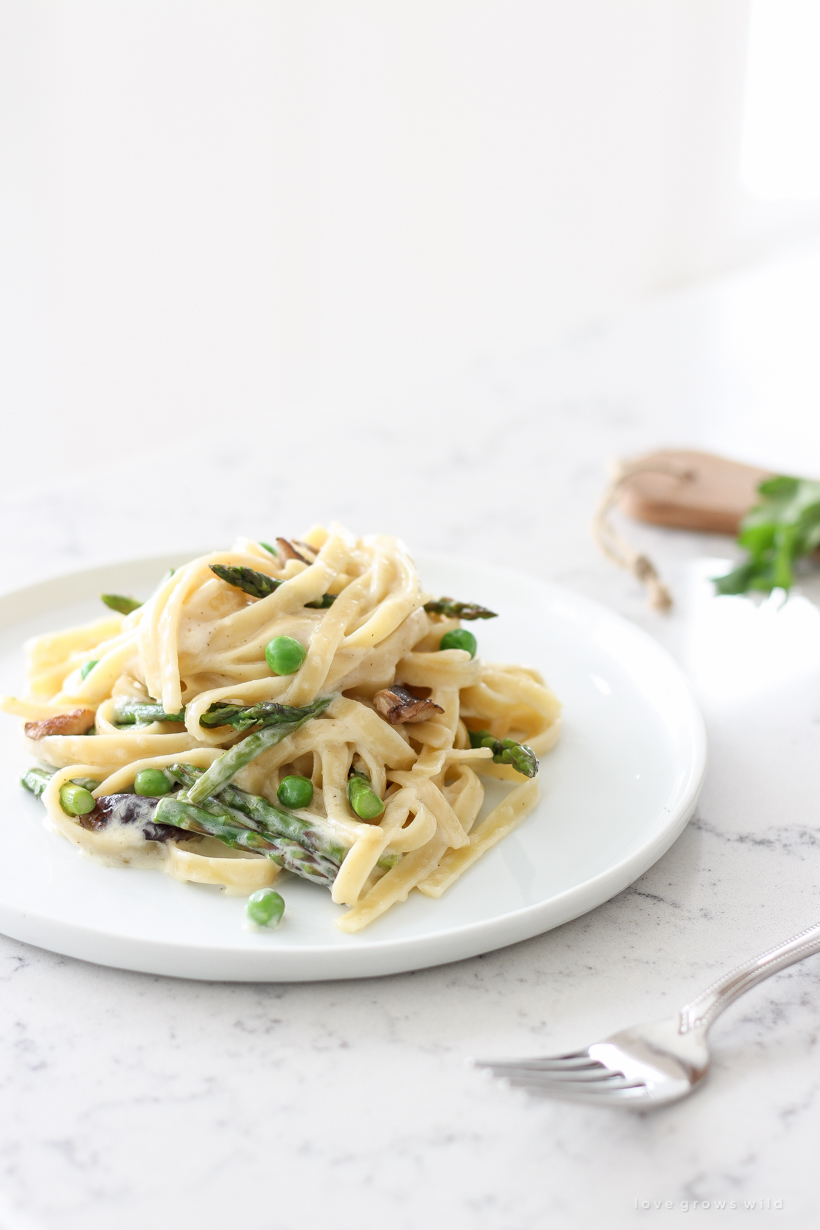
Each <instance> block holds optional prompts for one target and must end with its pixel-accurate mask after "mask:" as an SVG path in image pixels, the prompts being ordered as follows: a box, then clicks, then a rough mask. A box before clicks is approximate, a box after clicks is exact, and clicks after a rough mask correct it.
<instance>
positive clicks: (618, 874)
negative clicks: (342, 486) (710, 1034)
mask: <svg viewBox="0 0 820 1230" xmlns="http://www.w3.org/2000/svg"><path fill="white" fill-rule="evenodd" d="M207 553H208V552H207V549H206V550H199V551H198V552H196V553H194V552H192V551H186V549H184V548H181V549H179V550H176V551H168V552H164V553H162V554H160V555H158V554H151V555H144V556H137V557H131V558H129V559H122V558H120V559H114V560H111V561H108V562H103V563H98V564H95V565H92V566H90V567H86V568H80V569H68V570H66V571H62V572H59V573H53V574H51V575H49V576H46V577H43V578H41V579H39V580H35V581H33V582H31V583H30V584H28V585H24V586H19V587H16V588H14V589H11V590H7V591H5V592H2V593H0V628H3V627H8V626H9V625H10V624H13V623H14V622H17V621H18V620H20V619H24V618H25V617H26V616H27V615H30V614H34V613H35V612H36V613H38V614H39V613H41V612H42V611H43V610H44V609H45V608H44V606H43V604H42V601H38V599H42V598H43V597H45V596H46V593H47V591H48V590H49V588H50V587H51V586H53V585H54V584H55V582H61V583H62V585H63V588H64V589H67V590H68V591H71V592H70V593H64V594H62V595H60V597H58V598H57V599H56V601H55V606H57V605H59V604H60V603H66V604H67V603H68V602H71V601H82V600H85V599H86V598H87V597H88V596H89V591H90V589H91V586H92V583H93V582H94V581H95V580H96V581H97V583H98V584H99V579H100V578H101V576H103V575H104V576H106V577H109V576H110V574H111V573H112V571H113V570H120V569H121V570H123V571H124V572H127V570H128V569H130V568H137V567H140V566H143V567H156V568H158V569H163V568H167V567H172V566H174V564H175V562H176V563H177V564H178V563H179V560H180V557H184V558H186V559H191V558H197V555H202V554H207ZM413 558H414V560H415V559H416V558H418V560H419V564H420V567H421V568H423V567H424V565H425V563H428V562H429V563H430V564H435V565H437V566H442V567H445V568H447V567H450V568H464V567H466V568H478V569H487V570H489V571H491V572H493V573H494V574H496V575H497V576H499V577H500V578H503V577H505V576H506V577H508V578H510V579H513V578H514V579H515V580H517V581H521V580H524V581H525V582H527V583H530V584H534V585H536V586H538V587H539V588H541V589H543V590H544V591H545V594H546V596H547V597H549V598H551V599H553V600H555V599H559V600H563V601H564V602H565V603H566V604H567V606H568V609H572V610H573V611H574V612H575V613H577V614H583V616H584V622H585V623H586V624H587V625H589V624H590V623H593V622H599V621H601V620H603V621H605V623H606V624H608V625H610V626H614V627H617V628H619V630H620V632H621V634H623V635H626V637H627V638H628V639H631V640H633V641H635V642H637V643H638V644H639V645H640V646H641V647H642V648H643V649H644V650H646V649H649V650H650V652H653V653H655V654H656V655H657V656H658V658H659V660H660V661H663V662H664V663H665V666H666V668H667V670H671V672H672V675H673V676H675V677H676V679H677V683H678V686H679V688H680V689H681V692H682V695H683V696H684V697H685V699H686V702H687V705H688V713H687V714H686V715H685V720H684V719H682V726H685V727H686V729H687V733H688V736H689V741H690V743H691V753H692V758H691V763H690V764H689V765H688V766H687V770H688V772H687V777H686V780H685V782H684V783H683V784H682V785H681V787H680V795H679V798H678V801H677V803H676V805H675V806H674V808H672V809H670V815H669V817H668V818H667V819H666V821H662V820H660V817H659V816H656V819H655V828H654V829H653V831H652V832H651V833H650V834H649V836H648V837H647V838H646V839H645V840H644V841H643V842H642V843H641V845H640V846H639V847H638V848H637V849H635V850H632V851H631V853H629V854H627V855H626V856H625V857H623V858H622V859H620V860H619V861H618V862H616V863H613V864H611V865H609V866H607V867H605V868H603V869H602V870H600V871H598V872H597V873H596V874H594V875H593V876H590V877H589V878H588V879H586V880H583V881H581V883H579V884H576V885H573V886H572V887H570V888H566V889H563V890H562V891H561V892H559V893H557V894H555V895H554V896H552V897H549V898H547V899H546V900H544V901H539V902H535V903H533V904H530V905H525V906H521V907H520V908H519V909H515V910H512V911H509V912H507V913H506V914H502V915H500V916H496V917H494V918H491V919H482V920H479V921H472V922H468V923H463V924H459V925H456V926H450V927H447V928H445V929H443V930H441V931H434V932H432V933H428V934H425V935H421V936H418V935H416V936H404V937H393V938H391V939H384V940H380V939H378V938H377V937H373V938H372V939H367V941H366V947H365V946H362V945H360V943H358V942H357V940H359V938H360V937H358V936H350V937H348V938H349V940H351V941H352V943H351V944H350V946H345V947H340V946H338V945H336V946H332V945H321V944H319V945H317V944H313V945H311V946H310V947H309V948H290V949H282V948H278V949H272V948H268V947H265V948H261V947H260V948H258V949H254V948H250V947H244V948H239V947H238V946H237V947H232V946H226V947H225V948H221V949H214V948H213V947H212V946H211V945H208V944H206V943H203V944H201V945H199V944H196V943H195V942H191V941H189V940H185V941H180V940H173V939H156V938H153V937H137V936H131V935H127V936H126V935H118V934H116V933H112V932H110V931H108V932H106V931H105V930H103V929H99V928H92V927H90V926H88V925H86V924H83V923H76V922H71V923H66V922H63V921H60V922H57V921H56V920H52V919H49V918H47V917H43V916H38V915H35V914H32V913H29V912H28V911H26V910H22V911H20V910H17V909H16V908H14V907H11V908H10V907H8V906H6V905H5V904H3V903H2V902H0V932H2V933H3V934H5V935H7V936H9V937H10V938H12V939H16V940H20V941H22V942H24V943H29V944H33V945H35V946H36V947H40V948H43V949H45V950H47V951H51V952H55V953H59V954H61V955H64V956H69V957H73V958H75V959H79V960H84V961H88V962H90V963H92V964H98V965H104V966H108V967H113V968H118V969H126V970H131V971H134V972H142V973H146V974H149V975H160V976H166V977H179V978H193V979H201V980H206V981H218V982H222V981H225V982H244V981H258V982H270V983H279V982H295V981H300V982H301V981H305V982H313V981H344V980H347V979H355V978H370V977H383V976H389V975H392V974H399V973H407V972H409V971H412V970H421V969H428V968H433V967H435V966H438V965H444V964H449V963H451V962H453V961H459V960H468V959H471V958H473V957H475V956H478V955H480V954H483V953H488V952H492V951H496V950H498V949H500V948H505V947H508V946H509V945H510V944H515V943H520V942H522V941H524V940H526V939H531V938H533V937H535V936H536V935H541V934H544V933H545V932H547V931H549V930H553V929H554V928H555V927H559V926H561V925H563V924H564V923H566V922H570V921H571V920H572V919H574V918H578V917H581V916H582V915H584V914H586V913H589V912H590V911H592V910H594V909H597V908H598V906H600V905H603V904H605V903H606V902H607V901H609V900H611V899H612V898H613V897H614V896H616V895H617V894H618V893H620V892H623V891H624V889H625V888H627V887H628V886H629V885H630V884H632V883H634V882H635V880H636V879H638V877H639V876H641V875H642V874H644V872H645V871H647V870H648V869H649V868H650V867H652V866H653V865H654V864H655V863H656V862H657V861H658V860H659V859H660V858H661V857H662V856H663V855H664V854H665V853H666V851H667V850H668V849H669V848H670V847H671V846H672V845H673V844H674V843H675V841H676V840H677V839H678V837H679V836H680V835H681V833H682V832H683V830H684V828H685V827H686V825H687V824H688V822H689V820H690V819H691V818H692V815H693V814H694V811H695V808H696V806H697V802H698V798H699V796H700V792H701V789H702V787H703V782H704V778H705V774H706V769H707V737H706V727H705V723H704V719H703V715H702V713H701V711H700V708H699V706H698V703H697V701H696V699H695V696H694V693H693V690H692V686H691V684H690V683H689V680H688V679H687V677H686V675H685V674H684V672H683V670H682V668H681V666H680V665H679V663H678V662H677V661H676V660H675V659H674V657H673V656H672V655H671V654H670V653H669V651H668V650H667V649H666V648H665V647H664V646H663V645H661V644H660V642H659V641H657V640H656V639H655V638H654V637H652V636H651V635H650V634H649V633H648V632H646V631H645V630H644V629H643V628H641V627H640V626H639V625H637V624H635V623H633V622H632V621H631V620H629V619H627V618H626V617H625V616H623V615H621V614H620V613H619V612H617V611H614V610H612V609H610V608H609V607H607V606H605V605H604V604H603V603H601V602H598V601H596V600H595V599H593V598H588V597H587V596H586V595H585V594H579V593H577V592H576V591H574V590H572V589H569V588H567V587H565V586H563V585H559V584H556V583H555V582H552V581H549V580H546V579H545V578H543V577H539V576H537V575H535V574H532V573H528V572H524V571H522V570H519V569H513V568H509V567H506V566H503V565H498V564H495V563H489V562H487V561H486V560H472V559H469V558H459V557H455V556H450V555H447V554H444V553H438V552H427V551H425V552H417V553H413ZM658 823H660V828H658V827H657V825H658ZM50 928H51V929H52V930H53V931H56V932H57V934H54V935H51V936H49V935H48V934H47V933H48V932H49V929H50ZM94 948H96V949H97V954H96V955H92V951H91V950H93V949H94ZM115 949H116V950H118V951H117V952H116V953H115V952H114V951H113V950H115ZM109 950H111V951H109ZM428 950H429V951H428ZM216 954H218V960H219V961H221V963H222V964H223V965H228V964H230V963H231V962H232V961H235V962H237V963H238V964H240V965H241V969H238V970H236V971H231V970H229V969H223V971H222V972H220V973H214V972H213V968H212V967H213V962H214V957H215V955H216ZM413 954H415V955H413ZM306 958H307V959H308V960H309V961H310V962H311V963H316V964H318V965H322V963H325V964H327V965H328V966H329V967H331V966H332V968H328V969H327V970H325V971H324V972H317V971H316V970H311V971H309V972H308V973H305V972H304V971H303V969H301V968H300V965H301V964H302V963H303V962H304V961H305V959H306ZM209 961H210V963H211V968H210V970H208V969H206V968H205V966H206V965H207V964H208V962H209ZM272 964H275V965H276V966H278V969H271V965H272ZM183 966H185V968H182V967H183Z"/></svg>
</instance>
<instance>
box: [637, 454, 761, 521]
mask: <svg viewBox="0 0 820 1230" xmlns="http://www.w3.org/2000/svg"><path fill="white" fill-rule="evenodd" d="M623 472H624V474H625V475H627V476H628V477H625V479H624V481H623V482H622V485H621V486H620V490H619V492H618V497H617V502H618V506H619V507H620V508H621V510H622V511H623V512H625V513H627V514H628V515H629V516H630V517H635V518H636V520H638V521H649V522H651V524H653V525H669V526H675V527H677V528H678V529H684V530H705V531H707V532H711V533H714V534H733V535H734V534H737V532H738V528H739V526H740V522H741V520H742V519H743V517H744V516H745V515H746V513H747V512H748V511H749V509H750V508H752V507H753V506H754V505H755V504H757V503H758V502H759V496H758V494H757V488H758V485H759V484H760V483H761V482H762V481H763V479H764V478H771V477H772V474H771V471H769V470H761V469H758V467H757V466H747V465H743V463H742V462H740V461H730V460H729V458H728V457H718V456H716V455H715V454H714V453H701V452H697V451H695V450H693V449H685V448H666V449H660V450H659V451H658V452H656V453H647V454H645V455H644V456H642V457H635V458H633V459H632V460H631V461H628V462H625V463H623Z"/></svg>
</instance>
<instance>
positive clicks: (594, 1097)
mask: <svg viewBox="0 0 820 1230" xmlns="http://www.w3.org/2000/svg"><path fill="white" fill-rule="evenodd" d="M513 1083H514V1084H516V1085H517V1086H518V1087H519V1088H524V1089H526V1091H527V1093H529V1094H531V1095H532V1096H533V1097H539V1098H555V1099H556V1100H557V1101H561V1102H585V1103H586V1104H587V1105H588V1106H608V1105H618V1104H621V1105H623V1104H627V1105H628V1104H630V1103H640V1102H645V1101H649V1100H650V1093H649V1090H648V1088H647V1087H646V1085H629V1086H626V1087H624V1088H615V1089H612V1088H611V1087H610V1086H609V1085H604V1086H600V1085H595V1086H592V1087H590V1086H589V1085H572V1084H564V1083H558V1082H556V1084H554V1085H552V1084H550V1085H546V1084H542V1083H541V1082H540V1081H539V1082H538V1083H537V1084H536V1083H534V1082H533V1083H525V1082H521V1083H520V1084H519V1082H513ZM593 1089H596V1090H600V1092H593Z"/></svg>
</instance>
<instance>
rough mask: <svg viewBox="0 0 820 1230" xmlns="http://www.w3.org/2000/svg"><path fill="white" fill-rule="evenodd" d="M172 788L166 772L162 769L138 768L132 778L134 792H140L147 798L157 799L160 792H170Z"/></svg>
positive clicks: (172, 784) (172, 785)
mask: <svg viewBox="0 0 820 1230" xmlns="http://www.w3.org/2000/svg"><path fill="white" fill-rule="evenodd" d="M173 788H174V783H173V782H172V781H171V779H170V777H169V776H168V774H167V773H163V771H162V769H140V771H139V773H138V774H137V776H136V777H135V778H134V793H135V794H142V795H144V796H145V797H146V798H149V799H158V798H159V797H160V795H162V794H170V792H171V791H172V790H173Z"/></svg>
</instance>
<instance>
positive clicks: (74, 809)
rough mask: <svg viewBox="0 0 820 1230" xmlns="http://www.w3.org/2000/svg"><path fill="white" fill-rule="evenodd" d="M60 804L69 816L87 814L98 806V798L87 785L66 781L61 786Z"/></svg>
mask: <svg viewBox="0 0 820 1230" xmlns="http://www.w3.org/2000/svg"><path fill="white" fill-rule="evenodd" d="M60 806H61V807H62V809H63V811H64V812H65V813H66V814H67V815H69V816H87V815H88V813H89V812H90V811H93V810H94V808H95V807H96V806H97V800H96V799H95V798H94V795H93V794H92V793H91V791H90V790H86V788H85V786H75V784H74V782H66V784H65V785H64V786H61V787H60Z"/></svg>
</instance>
